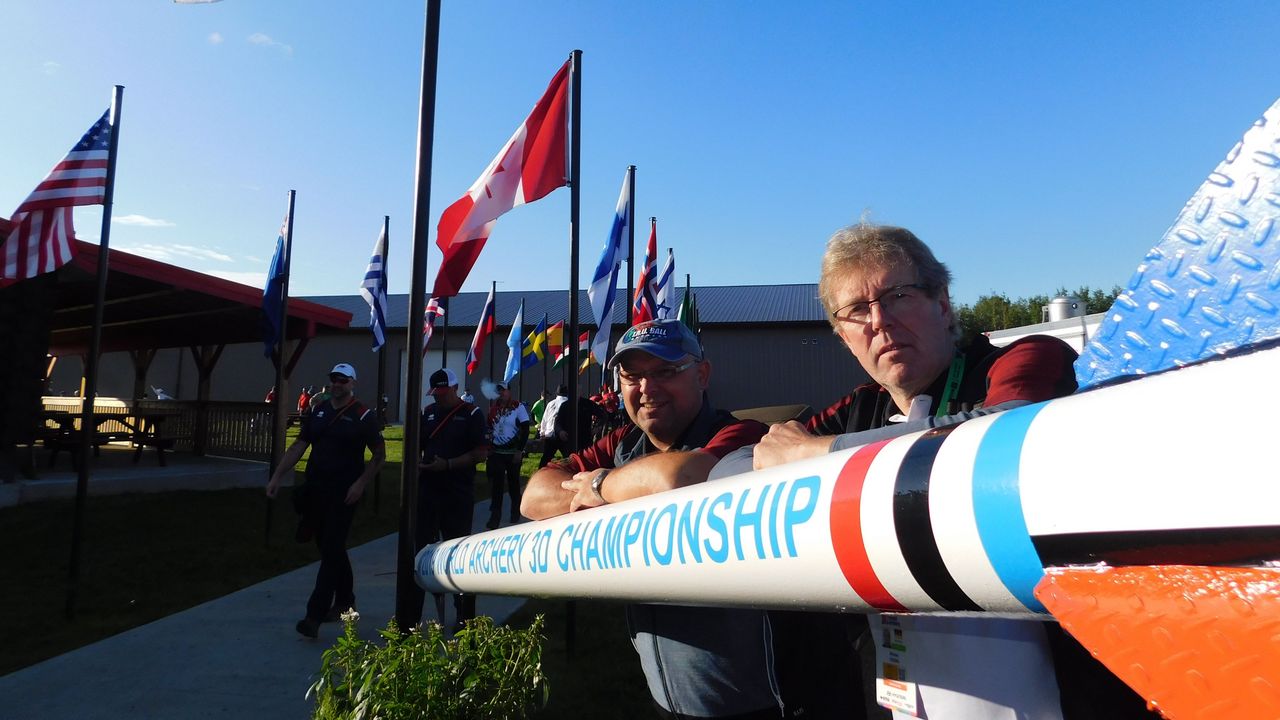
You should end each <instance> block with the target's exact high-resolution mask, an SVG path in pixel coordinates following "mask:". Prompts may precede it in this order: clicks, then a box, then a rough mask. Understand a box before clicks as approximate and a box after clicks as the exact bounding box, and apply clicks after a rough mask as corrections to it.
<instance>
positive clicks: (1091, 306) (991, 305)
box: [956, 285, 1122, 337]
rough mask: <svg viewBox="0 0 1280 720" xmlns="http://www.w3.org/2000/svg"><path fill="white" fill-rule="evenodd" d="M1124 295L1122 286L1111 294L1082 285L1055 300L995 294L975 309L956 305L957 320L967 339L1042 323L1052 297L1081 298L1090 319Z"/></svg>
mask: <svg viewBox="0 0 1280 720" xmlns="http://www.w3.org/2000/svg"><path fill="white" fill-rule="evenodd" d="M1121 292H1122V289H1121V287H1120V286H1119V285H1113V286H1112V287H1111V289H1110V290H1103V289H1101V288H1091V287H1089V286H1088V285H1082V286H1080V287H1079V288H1077V289H1076V290H1074V291H1070V290H1067V289H1066V288H1058V290H1057V292H1056V293H1055V294H1054V295H1053V296H1049V295H1032V296H1031V297H1023V298H1017V299H1015V300H1010V299H1009V296H1008V295H1005V294H1004V293H995V294H989V295H983V296H981V297H979V298H978V300H977V301H976V302H974V303H973V304H972V305H957V306H956V317H957V318H958V319H959V320H960V327H961V328H962V329H963V330H964V336H965V337H968V336H969V335H972V334H974V333H984V332H992V331H994V330H1004V329H1006V328H1014V327H1021V326H1023V325H1034V324H1035V323H1038V322H1042V319H1041V308H1043V307H1045V306H1046V305H1048V304H1049V301H1050V300H1051V299H1052V298H1053V297H1058V296H1060V295H1061V296H1072V297H1076V298H1079V299H1080V301H1081V302H1083V303H1084V306H1085V314H1086V315H1088V314H1090V313H1099V312H1104V311H1106V310H1107V308H1109V307H1111V303H1112V302H1114V301H1115V299H1116V296H1118V295H1119V294H1120V293H1121Z"/></svg>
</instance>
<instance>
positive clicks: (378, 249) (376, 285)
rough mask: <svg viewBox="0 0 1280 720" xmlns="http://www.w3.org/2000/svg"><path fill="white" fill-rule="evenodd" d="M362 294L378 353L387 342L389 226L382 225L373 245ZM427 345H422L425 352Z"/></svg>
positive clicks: (374, 349) (374, 345) (375, 348)
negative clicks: (367, 305) (367, 307)
mask: <svg viewBox="0 0 1280 720" xmlns="http://www.w3.org/2000/svg"><path fill="white" fill-rule="evenodd" d="M360 294H361V295H363V296H364V301H365V302H367V303H369V330H370V331H371V332H373V351H374V352H377V351H378V348H380V347H382V346H383V345H385V344H386V342H387V224H386V223H385V222H384V223H383V224H382V233H381V234H379V235H378V240H377V242H375V243H374V244H373V255H372V256H371V257H370V258H369V267H367V268H365V271H364V282H362V283H360ZM428 337H429V336H428ZM426 348H427V344H426V343H425V342H424V343H422V349H423V352H426Z"/></svg>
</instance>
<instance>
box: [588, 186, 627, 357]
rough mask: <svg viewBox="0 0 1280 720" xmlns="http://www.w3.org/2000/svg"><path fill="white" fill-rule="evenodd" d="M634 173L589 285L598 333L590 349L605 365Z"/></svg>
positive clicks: (621, 196)
mask: <svg viewBox="0 0 1280 720" xmlns="http://www.w3.org/2000/svg"><path fill="white" fill-rule="evenodd" d="M630 200H631V172H630V171H628V172H627V174H626V175H625V176H624V177H623V179H622V194H621V195H619V196H618V208H617V210H615V211H614V213H613V228H611V229H610V230H609V241H608V242H607V243H605V246H604V250H603V251H602V252H601V253H600V262H598V263H596V273H595V275H594V276H593V277H592V279H591V287H589V288H587V299H588V301H589V302H590V303H591V315H592V317H593V318H594V319H595V321H596V328H597V330H596V335H595V338H594V339H593V340H592V341H591V352H592V353H594V354H595V356H596V360H597V361H598V362H599V363H600V364H601V365H602V366H603V365H604V364H605V361H606V360H608V358H609V329H610V326H611V325H612V324H613V303H614V299H615V296H616V295H617V293H618V268H620V267H621V266H622V261H623V260H624V259H626V249H625V247H624V246H623V243H624V242H626V240H627V226H628V224H629V223H630V222H631V208H630V206H629V203H630Z"/></svg>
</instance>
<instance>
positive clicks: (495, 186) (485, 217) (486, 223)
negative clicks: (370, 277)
mask: <svg viewBox="0 0 1280 720" xmlns="http://www.w3.org/2000/svg"><path fill="white" fill-rule="evenodd" d="M568 99H569V63H568V62H566V63H565V64H564V65H563V66H561V68H560V71H559V72H557V73H556V76H555V77H554V78H552V79H551V84H550V85H548V86H547V91H546V92H545V93H543V95H542V99H540V100H538V104H537V105H534V106H533V112H531V113H529V117H528V118H526V119H525V121H524V123H523V124H521V125H520V127H518V128H516V133H515V134H514V135H512V136H511V139H510V140H508V141H507V144H506V145H504V146H503V147H502V151H501V152H499V153H498V156H497V157H495V158H494V159H493V162H491V163H489V167H487V168H485V171H484V172H483V173H481V175H480V178H479V179H478V180H476V181H475V184H473V185H472V186H471V189H470V190H468V191H467V194H466V195H463V196H462V197H461V198H460V199H459V200H458V201H457V202H455V203H454V204H452V205H450V206H449V207H448V208H446V209H445V211H444V213H443V214H442V215H441V216H440V224H439V226H438V227H437V228H436V230H437V233H436V245H437V246H439V247H440V251H441V252H442V253H444V260H443V261H442V262H441V264H440V271H439V272H438V273H437V274H436V282H435V288H434V289H433V290H432V291H431V294H432V295H433V296H434V297H453V296H454V295H457V294H458V292H459V290H461V289H462V283H463V281H465V280H466V279H467V275H468V274H469V273H470V272H471V267H472V266H473V265H475V263H476V258H478V257H479V256H480V251H481V250H483V249H484V243H485V241H486V240H488V239H489V234H490V233H491V232H493V226H494V223H495V222H497V220H498V218H499V217H501V216H502V214H503V213H505V212H507V211H508V210H510V209H511V208H513V207H515V206H517V205H523V204H525V203H530V202H533V201H534V200H537V199H539V198H542V197H544V196H546V195H547V193H550V192H551V191H552V190H555V189H556V188H558V187H562V186H564V185H566V184H567V178H566V176H567V174H568V173H567V171H566V167H565V165H566V161H565V144H566V138H567V135H568V119H567V118H568V115H567V109H568Z"/></svg>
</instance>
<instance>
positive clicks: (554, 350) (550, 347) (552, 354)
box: [547, 320, 564, 360]
mask: <svg viewBox="0 0 1280 720" xmlns="http://www.w3.org/2000/svg"><path fill="white" fill-rule="evenodd" d="M561 352H564V321H563V320H561V321H560V322H558V323H556V324H554V325H552V326H551V327H549V328H547V357H549V358H552V359H553V360H558V359H559V358H560V353H561Z"/></svg>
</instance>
